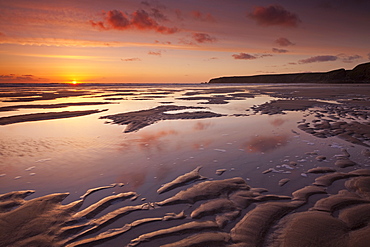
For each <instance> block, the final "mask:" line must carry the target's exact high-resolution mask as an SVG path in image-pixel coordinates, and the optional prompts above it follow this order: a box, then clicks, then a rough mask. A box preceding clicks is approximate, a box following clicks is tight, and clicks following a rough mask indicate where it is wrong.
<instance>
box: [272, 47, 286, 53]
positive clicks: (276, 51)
mask: <svg viewBox="0 0 370 247" xmlns="http://www.w3.org/2000/svg"><path fill="white" fill-rule="evenodd" d="M272 52H275V53H287V52H289V51H288V50H285V49H278V48H272Z"/></svg>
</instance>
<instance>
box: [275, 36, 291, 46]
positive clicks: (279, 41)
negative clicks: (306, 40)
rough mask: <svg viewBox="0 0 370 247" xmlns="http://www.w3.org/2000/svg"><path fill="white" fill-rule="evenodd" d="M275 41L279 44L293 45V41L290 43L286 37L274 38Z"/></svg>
mask: <svg viewBox="0 0 370 247" xmlns="http://www.w3.org/2000/svg"><path fill="white" fill-rule="evenodd" d="M275 43H276V44H278V45H279V46H290V45H294V43H292V42H291V41H290V40H288V39H287V38H282V37H281V38H278V39H277V40H275Z"/></svg>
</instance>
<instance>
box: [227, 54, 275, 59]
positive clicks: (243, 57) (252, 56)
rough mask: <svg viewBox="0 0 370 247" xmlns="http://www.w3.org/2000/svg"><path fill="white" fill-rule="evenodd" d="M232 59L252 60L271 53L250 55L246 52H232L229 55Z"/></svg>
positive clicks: (269, 55) (268, 55)
mask: <svg viewBox="0 0 370 247" xmlns="http://www.w3.org/2000/svg"><path fill="white" fill-rule="evenodd" d="M231 56H232V57H233V58H234V59H238V60H253V59H257V58H263V57H272V56H273V55H271V54H262V55H251V54H248V53H244V52H240V53H239V54H233V55H231Z"/></svg>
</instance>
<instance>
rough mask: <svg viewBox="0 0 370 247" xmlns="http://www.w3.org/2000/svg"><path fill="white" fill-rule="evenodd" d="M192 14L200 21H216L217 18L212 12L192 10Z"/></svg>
mask: <svg viewBox="0 0 370 247" xmlns="http://www.w3.org/2000/svg"><path fill="white" fill-rule="evenodd" d="M191 16H192V17H193V18H194V19H195V20H198V21H205V22H215V21H216V19H215V18H214V17H213V15H211V14H210V13H207V14H203V13H202V12H200V11H192V12H191Z"/></svg>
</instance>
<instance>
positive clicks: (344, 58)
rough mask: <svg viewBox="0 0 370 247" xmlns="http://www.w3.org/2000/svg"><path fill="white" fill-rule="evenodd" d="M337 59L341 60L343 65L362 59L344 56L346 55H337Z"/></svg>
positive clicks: (354, 56) (355, 56)
mask: <svg viewBox="0 0 370 247" xmlns="http://www.w3.org/2000/svg"><path fill="white" fill-rule="evenodd" d="M338 57H340V58H341V59H342V61H343V62H344V63H353V62H355V61H356V60H358V59H361V58H362V57H361V56H360V55H357V54H355V55H349V56H348V55H346V54H339V55H338Z"/></svg>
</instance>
